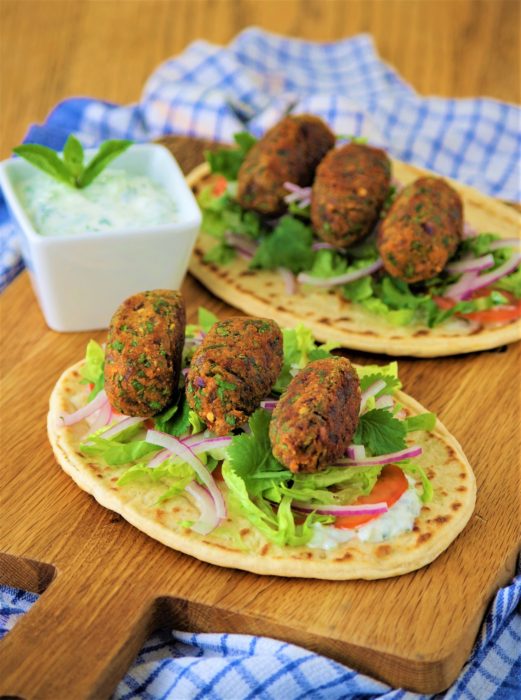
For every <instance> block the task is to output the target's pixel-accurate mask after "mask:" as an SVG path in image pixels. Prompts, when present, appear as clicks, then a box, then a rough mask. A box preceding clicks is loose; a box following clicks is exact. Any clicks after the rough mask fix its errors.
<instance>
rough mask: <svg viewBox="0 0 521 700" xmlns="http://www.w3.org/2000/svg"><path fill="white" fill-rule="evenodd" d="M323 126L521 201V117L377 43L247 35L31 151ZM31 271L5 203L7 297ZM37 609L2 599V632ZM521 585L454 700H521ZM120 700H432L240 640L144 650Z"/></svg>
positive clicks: (170, 640) (200, 45)
mask: <svg viewBox="0 0 521 700" xmlns="http://www.w3.org/2000/svg"><path fill="white" fill-rule="evenodd" d="M288 110H293V111H294V112H297V113H298V112H312V113H314V114H318V115H319V116H321V117H323V118H324V119H325V120H326V121H327V122H328V123H329V124H331V126H332V128H333V129H334V130H335V132H336V133H339V134H350V135H356V136H367V137H368V138H369V140H370V141H371V142H372V143H374V144H379V145H382V146H384V147H385V148H386V149H387V150H388V151H389V152H390V153H391V154H392V155H394V156H396V157H397V158H400V159H402V160H405V161H408V162H411V163H415V164H417V165H420V166H424V167H427V168H432V169H434V170H436V171H438V172H439V173H441V174H444V175H448V176H450V177H455V178H457V179H460V180H462V181H464V182H467V183H470V184H472V185H474V186H476V187H478V188H479V189H481V190H482V191H483V192H485V193H487V194H490V195H494V196H498V197H502V198H505V199H511V200H521V191H520V187H521V182H520V179H519V172H518V170H517V168H518V163H519V155H520V146H521V137H520V134H519V128H518V127H519V122H520V114H521V113H520V110H519V109H518V108H516V107H514V106H512V105H507V104H503V103H500V102H497V101H495V100H491V99H483V98H478V99H471V100H447V99H440V98H423V97H420V96H418V95H417V94H416V93H415V92H414V90H413V89H412V88H411V87H410V86H408V85H407V84H406V83H405V82H404V81H403V80H402V79H401V78H400V76H399V75H398V74H397V73H396V72H395V71H394V70H393V69H392V68H390V67H389V66H387V65H385V64H384V63H383V62H382V61H381V60H380V59H379V57H378V55H377V54H376V52H375V50H374V47H373V44H372V41H371V38H370V37H368V36H363V35H362V36H358V37H354V38H352V39H346V40H345V41H340V42H336V43H330V44H315V43H310V42H304V41H297V40H292V39H285V38H282V37H279V36H274V35H271V34H267V33H266V32H263V31H261V30H259V29H248V30H246V31H244V32H242V33H241V34H240V35H239V36H238V37H237V38H236V39H235V40H234V41H233V42H232V43H231V44H230V45H229V46H228V47H226V48H221V47H217V46H213V45H211V44H208V43H207V42H204V41H197V42H194V43H193V44H191V45H190V46H189V47H188V48H187V49H186V51H185V52H184V53H183V54H182V55H181V56H178V57H177V58H174V59H171V60H169V61H167V62H166V63H164V64H163V65H162V66H160V67H159V68H158V69H157V70H156V71H155V73H154V74H153V75H152V76H151V77H150V79H149V80H148V82H147V84H146V85H145V88H144V90H143V95H142V98H141V100H140V102H139V103H138V104H135V105H131V106H127V107H120V106H117V105H112V104H108V103H105V102H100V101H97V100H91V99H70V100H66V101H65V102H62V103H61V104H59V105H58V106H57V107H56V108H55V109H54V111H53V112H52V113H51V114H50V115H49V117H48V119H47V121H46V122H45V124H44V125H42V126H33V127H31V129H30V131H29V133H28V135H27V137H26V141H28V142H32V143H42V144H45V145H48V146H51V147H52V148H61V147H62V146H63V144H64V143H65V140H66V138H67V135H68V134H69V133H70V132H71V131H72V132H74V133H75V134H76V135H77V136H79V138H80V139H81V140H82V142H83V143H84V145H85V146H88V145H95V144H97V143H99V142H100V141H102V140H104V139H107V138H133V139H135V140H137V141H147V140H150V139H151V138H154V137H157V136H159V135H162V134H166V133H168V134H184V135H192V136H201V137H206V138H210V139H216V140H222V141H231V139H232V137H233V134H234V133H235V132H237V131H242V130H245V129H248V130H250V131H251V132H252V133H254V134H255V135H260V134H261V133H262V132H263V131H264V130H265V129H266V128H267V127H269V126H271V125H272V124H274V123H275V122H276V121H277V120H278V119H279V118H280V117H281V115H283V114H284V113H285V112H286V111H288ZM21 269H22V263H21V261H20V257H19V252H18V247H17V243H16V239H15V236H14V232H13V230H12V228H11V225H10V223H9V219H8V214H7V212H6V209H5V206H4V205H3V203H2V202H0V288H2V287H3V286H5V285H6V284H8V283H9V281H10V280H11V279H12V278H13V277H14V276H15V275H16V274H17V273H18V272H19V271H20V270H21ZM35 599H36V596H35V595H33V594H30V593H25V592H23V591H16V590H13V589H8V588H3V589H0V615H1V618H0V628H1V629H0V632H1V631H4V632H5V631H6V630H8V629H10V627H12V625H13V624H14V622H15V621H16V619H17V617H18V616H20V615H21V614H23V613H24V612H26V611H27V610H28V609H29V607H30V606H31V604H32V603H33V602H34V601H35ZM520 599H521V576H519V577H518V578H517V579H516V580H514V582H513V583H512V584H511V585H510V586H508V587H507V588H504V589H502V590H501V591H500V592H499V593H498V595H497V596H496V599H495V601H494V603H493V606H492V608H491V610H490V612H489V615H488V618H487V621H486V623H485V625H484V627H483V631H482V633H481V636H480V637H479V640H478V642H477V644H476V647H475V649H474V651H473V654H472V656H471V658H470V660H469V662H468V664H467V666H466V667H465V669H464V671H463V673H462V675H461V677H460V678H459V680H458V681H457V683H456V684H455V685H454V686H453V688H452V689H451V690H450V691H449V692H448V693H447V694H446V696H445V697H447V698H460V697H467V698H477V699H479V700H484V699H485V698H486V699H487V700H488V699H490V698H495V699H496V698H497V699H498V700H499V699H500V698H505V699H506V698H513V697H516V696H517V697H519V696H521V680H520V676H521V658H520V655H519V649H520V648H521V646H520V643H521V618H520V616H519V614H517V615H516V612H515V609H516V606H518V605H519V601H520ZM115 697H116V698H118V699H122V698H143V699H150V700H156V699H157V698H174V697H175V698H183V699H184V698H201V699H203V698H204V699H205V700H207V699H208V700H212V699H214V700H221V699H222V700H235V699H238V700H242V699H243V698H261V699H271V698H273V699H278V698H281V697H284V699H285V700H295V699H296V698H302V699H304V698H313V699H317V700H319V699H322V698H324V699H326V698H327V700H332V699H337V698H338V699H339V698H355V697H356V698H386V699H390V698H393V699H394V698H405V699H407V700H413V698H414V699H415V700H416V699H417V698H419V697H421V696H418V695H415V694H413V693H407V692H405V691H402V690H393V689H391V688H389V687H388V686H386V685H384V684H383V683H379V682H377V681H374V680H371V679H370V678H367V677H366V676H363V675H360V674H357V673H355V672H354V671H352V670H350V669H348V668H345V667H344V666H341V665H340V664H337V663H335V662H333V661H331V660H328V659H325V658H323V657H320V656H317V655H315V654H312V653H310V652H308V651H306V650H304V649H300V648H298V647H295V646H292V645H290V644H284V643H282V642H278V641H274V640H270V639H261V638H257V637H249V636H242V635H220V634H219V635H217V634H186V633H182V632H168V633H166V632H165V633H161V634H156V635H155V636H154V637H152V638H151V639H149V640H148V642H147V644H146V645H145V647H143V649H142V650H141V652H140V654H139V656H138V657H137V659H136V660H135V662H134V664H133V666H132V667H131V669H130V671H129V672H128V674H127V675H126V676H125V678H124V680H123V681H122V682H121V683H120V684H119V686H118V689H117V691H116V694H115Z"/></svg>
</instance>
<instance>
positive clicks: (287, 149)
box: [237, 114, 335, 216]
mask: <svg viewBox="0 0 521 700" xmlns="http://www.w3.org/2000/svg"><path fill="white" fill-rule="evenodd" d="M334 145H335V135H334V134H333V132H332V131H331V130H330V128H329V127H328V126H327V124H326V123H325V122H323V121H322V120H321V119H319V118H318V117H314V116H312V115H310V114H300V115H297V116H292V115H290V116H287V117H285V118H284V119H282V120H281V121H280V122H278V123H277V124H276V125H275V126H274V127H272V128H271V129H270V130H269V131H268V132H266V134H265V135H264V136H263V137H262V139H261V140H260V141H258V142H257V143H256V144H255V145H254V146H253V148H252V149H251V150H250V151H249V152H248V155H247V156H246V158H245V160H244V162H243V164H242V165H241V168H240V170H239V176H238V191H237V200H238V202H239V204H240V205H241V206H243V207H244V208H245V209H253V210H254V211H257V212H258V213H259V214H265V215H269V216H275V215H278V214H282V213H284V212H285V211H286V209H287V205H286V203H285V202H284V197H285V196H286V195H287V194H288V190H286V189H285V187H284V183H285V182H292V183H293V184H295V185H299V186H300V187H307V186H308V185H311V183H312V182H313V177H314V175H315V169H316V167H317V165H318V164H319V163H320V161H321V160H322V158H323V157H324V156H325V154H326V153H327V152H328V151H329V149H330V148H333V146H334Z"/></svg>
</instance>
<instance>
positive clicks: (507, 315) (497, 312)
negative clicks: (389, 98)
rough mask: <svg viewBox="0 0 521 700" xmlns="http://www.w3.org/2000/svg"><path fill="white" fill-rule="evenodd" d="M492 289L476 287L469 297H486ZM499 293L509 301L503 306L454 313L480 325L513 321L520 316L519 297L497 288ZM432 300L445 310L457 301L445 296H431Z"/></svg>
mask: <svg viewBox="0 0 521 700" xmlns="http://www.w3.org/2000/svg"><path fill="white" fill-rule="evenodd" d="M491 291H492V290H491V289H490V287H487V288H485V289H478V290H477V291H475V292H474V293H473V294H472V296H471V297H470V298H471V299H480V298H482V297H488V296H489V294H490V292H491ZM499 291H501V294H503V296H505V297H506V298H507V299H508V301H509V303H508V305H504V306H493V307H492V308H491V309H483V311H471V312H470V313H468V314H460V313H458V314H456V316H459V317H460V318H467V319H468V320H469V321H476V322H477V323H481V324H482V325H484V326H486V325H493V324H499V325H500V324H503V323H509V321H515V320H516V318H521V299H516V297H515V296H514V295H513V294H511V293H510V292H506V291H504V290H503V289H501V290H499ZM433 298H434V301H435V302H436V304H437V305H438V307H439V308H440V309H442V310H443V311H446V310H448V309H452V307H453V306H455V305H456V304H457V303H458V302H457V301H455V300H454V299H449V298H447V297H433Z"/></svg>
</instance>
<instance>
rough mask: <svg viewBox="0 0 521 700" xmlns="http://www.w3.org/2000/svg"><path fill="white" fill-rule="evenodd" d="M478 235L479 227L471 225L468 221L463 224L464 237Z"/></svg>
mask: <svg viewBox="0 0 521 700" xmlns="http://www.w3.org/2000/svg"><path fill="white" fill-rule="evenodd" d="M477 235H478V232H477V229H475V228H474V227H473V226H471V225H470V224H469V223H468V221H465V223H464V224H463V234H462V238H475V237H476V236H477Z"/></svg>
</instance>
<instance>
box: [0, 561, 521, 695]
mask: <svg viewBox="0 0 521 700" xmlns="http://www.w3.org/2000/svg"><path fill="white" fill-rule="evenodd" d="M37 598H38V596H37V595H35V594H34V593H25V592H24V591H19V590H16V589H14V588H8V587H7V586H0V638H1V637H2V636H3V635H4V634H6V633H7V631H8V630H9V629H11V627H13V625H14V624H15V623H16V620H17V619H18V618H19V617H20V615H23V614H24V613H25V612H26V611H27V610H28V609H29V608H30V607H31V605H32V604H33V603H34V602H35V600H36V599H37ZM520 600H521V571H520V574H519V575H518V576H517V577H516V578H515V579H514V580H513V582H512V583H511V584H510V585H509V586H507V587H506V588H502V589H501V590H500V591H499V593H498V594H497V596H496V598H495V600H494V602H493V604H492V606H491V608H490V610H489V612H488V614H487V617H486V620H485V622H484V623H483V627H482V630H481V633H480V635H479V637H478V641H477V643H476V646H475V648H474V650H473V652H472V655H471V657H470V659H469V661H468V663H467V664H466V666H465V667H464V669H463V671H462V673H461V676H460V677H459V679H458V680H457V681H456V683H454V685H453V686H452V687H451V688H450V689H449V690H448V691H447V692H446V693H443V694H440V695H429V696H427V695H417V694H416V693H410V692H407V691H404V690H400V689H393V688H390V687H389V686H388V685H385V684H384V683H380V682H379V681H375V680H373V679H371V678H368V677H367V676H364V675H362V674H359V673H356V672H355V671H352V670H351V669H349V668H346V667H345V666H342V665H341V664H339V663H336V662H335V661H331V660H330V659H326V658H324V657H322V656H318V655H316V654H312V653H311V652H309V651H306V650H305V649H302V648H300V647H296V646H293V645H292V644H285V643H283V642H279V641H276V640H273V639H266V638H261V637H250V636H247V635H238V634H234V635H228V634H190V633H187V632H176V631H173V632H167V631H163V632H160V633H158V634H155V635H154V636H153V637H151V638H150V639H149V640H148V641H147V643H146V644H145V646H144V647H143V648H142V649H141V651H140V652H139V654H138V656H137V658H136V660H135V661H134V663H133V665H132V667H131V668H130V670H129V671H128V673H127V674H126V676H125V677H124V678H123V680H122V681H121V682H120V684H119V685H118V687H117V690H116V692H115V694H114V697H113V700H131V699H133V698H135V699H139V700H159V699H160V698H161V699H165V700H166V699H167V698H168V699H169V700H173V699H174V698H175V700H188V699H190V700H196V699H197V700H253V699H255V700H280V699H281V698H284V700H355V699H356V700H359V699H360V700H361V699H362V698H366V699H367V700H372V699H373V698H378V699H379V700H398V699H400V700H427V698H438V699H441V698H444V700H459V699H460V698H466V699H468V700H515V698H520V697H521V655H520V650H521V615H520V614H519V601H520Z"/></svg>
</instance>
